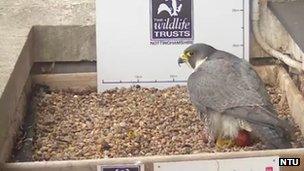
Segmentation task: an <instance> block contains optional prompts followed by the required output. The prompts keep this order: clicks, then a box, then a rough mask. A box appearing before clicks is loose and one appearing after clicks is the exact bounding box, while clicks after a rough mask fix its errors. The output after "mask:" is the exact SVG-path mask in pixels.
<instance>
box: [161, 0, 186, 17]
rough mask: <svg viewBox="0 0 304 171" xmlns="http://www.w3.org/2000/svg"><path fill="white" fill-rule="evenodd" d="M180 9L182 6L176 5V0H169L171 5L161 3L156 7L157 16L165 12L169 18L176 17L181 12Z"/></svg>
mask: <svg viewBox="0 0 304 171" xmlns="http://www.w3.org/2000/svg"><path fill="white" fill-rule="evenodd" d="M166 1H169V0H166ZM179 1H181V0H179ZM182 7H183V4H179V5H177V0H171V5H167V4H166V3H161V4H160V5H159V7H158V10H157V14H160V13H161V12H167V13H168V14H169V15H170V16H171V17H172V16H178V13H179V12H180V11H181V9H182Z"/></svg>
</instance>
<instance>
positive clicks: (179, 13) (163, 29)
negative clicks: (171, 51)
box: [150, 0, 193, 45]
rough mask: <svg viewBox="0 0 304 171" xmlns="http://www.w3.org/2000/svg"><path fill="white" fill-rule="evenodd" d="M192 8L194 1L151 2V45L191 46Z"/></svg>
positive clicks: (154, 0) (164, 0) (166, 0)
mask: <svg viewBox="0 0 304 171" xmlns="http://www.w3.org/2000/svg"><path fill="white" fill-rule="evenodd" d="M192 6H193V4H192V0H150V30H151V35H150V37H151V44H153V45H157V44H191V43H192V42H193V18H192V16H193V9H192Z"/></svg>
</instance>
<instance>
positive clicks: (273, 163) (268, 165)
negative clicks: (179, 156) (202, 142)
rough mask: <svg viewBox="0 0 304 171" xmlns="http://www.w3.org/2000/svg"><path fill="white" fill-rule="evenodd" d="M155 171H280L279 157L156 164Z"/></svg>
mask: <svg viewBox="0 0 304 171" xmlns="http://www.w3.org/2000/svg"><path fill="white" fill-rule="evenodd" d="M154 170H155V171H177V170H178V171H279V170H280V167H279V157H278V156H272V157H254V158H241V159H225V160H202V161H185V162H166V163H165V162H163V163H154Z"/></svg>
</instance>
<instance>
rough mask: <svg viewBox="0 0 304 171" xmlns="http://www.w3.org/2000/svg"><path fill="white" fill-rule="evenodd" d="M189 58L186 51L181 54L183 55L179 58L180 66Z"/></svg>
mask: <svg viewBox="0 0 304 171" xmlns="http://www.w3.org/2000/svg"><path fill="white" fill-rule="evenodd" d="M188 59H189V57H188V55H186V54H185V53H183V54H181V56H180V57H179V58H178V60H177V63H178V66H179V67H180V66H181V64H182V63H185V62H188Z"/></svg>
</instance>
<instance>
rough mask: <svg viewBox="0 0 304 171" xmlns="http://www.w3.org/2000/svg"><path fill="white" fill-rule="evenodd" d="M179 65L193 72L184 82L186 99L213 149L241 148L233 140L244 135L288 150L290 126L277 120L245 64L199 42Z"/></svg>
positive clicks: (268, 145)
mask: <svg viewBox="0 0 304 171" xmlns="http://www.w3.org/2000/svg"><path fill="white" fill-rule="evenodd" d="M181 63H186V64H188V65H189V66H190V67H191V68H193V69H194V72H193V73H192V74H191V75H190V76H189V78H188V81H187V87H188V92H189V95H190V99H191V102H192V103H193V104H194V106H195V107H196V109H197V111H198V113H199V115H200V117H201V119H203V120H204V121H205V123H207V126H206V127H207V128H208V132H209V134H210V135H211V138H212V139H210V140H216V146H217V147H227V146H229V147H230V146H233V145H235V144H236V145H241V144H237V143H236V139H237V138H238V136H240V135H244V132H245V133H248V137H251V136H253V137H257V138H259V139H260V140H261V141H262V142H263V143H264V144H265V145H266V146H267V147H268V148H289V147H291V143H290V141H289V137H290V128H291V127H290V124H289V123H288V122H287V121H283V120H281V119H279V118H278V115H277V113H276V111H275V110H274V107H273V105H272V104H271V102H270V99H269V96H268V94H267V91H266V89H265V86H264V84H263V82H262V81H261V79H260V77H259V76H258V75H257V73H256V72H255V71H254V70H253V69H252V67H251V66H250V64H249V63H248V62H247V61H245V60H243V59H240V58H238V57H236V56H234V55H232V54H230V53H227V52H224V51H221V50H217V49H215V48H213V47H212V46H209V45H207V44H202V43H201V44H193V45H191V46H189V47H188V48H187V49H185V50H184V52H183V54H182V55H181V56H180V57H179V59H178V64H179V65H180V64H181ZM245 135H246V134H245Z"/></svg>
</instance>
